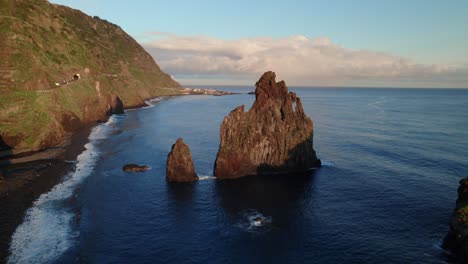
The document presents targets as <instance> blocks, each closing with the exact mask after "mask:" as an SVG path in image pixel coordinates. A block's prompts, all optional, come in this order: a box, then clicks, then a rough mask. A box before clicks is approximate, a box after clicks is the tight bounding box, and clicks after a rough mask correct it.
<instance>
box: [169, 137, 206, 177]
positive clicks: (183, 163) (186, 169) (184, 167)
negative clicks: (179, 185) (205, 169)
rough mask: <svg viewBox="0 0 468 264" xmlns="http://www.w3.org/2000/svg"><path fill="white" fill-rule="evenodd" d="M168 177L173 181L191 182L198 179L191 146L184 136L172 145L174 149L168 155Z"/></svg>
mask: <svg viewBox="0 0 468 264" xmlns="http://www.w3.org/2000/svg"><path fill="white" fill-rule="evenodd" d="M166 179H167V180H168V181H171V182H190V181H195V180H198V176H197V174H196V173H195V167H194V165H193V160H192V154H191V153H190V148H189V147H188V146H187V144H185V143H184V140H183V139H182V138H179V139H177V141H176V143H175V144H174V145H172V150H171V152H170V153H169V155H168V156H167V163H166Z"/></svg>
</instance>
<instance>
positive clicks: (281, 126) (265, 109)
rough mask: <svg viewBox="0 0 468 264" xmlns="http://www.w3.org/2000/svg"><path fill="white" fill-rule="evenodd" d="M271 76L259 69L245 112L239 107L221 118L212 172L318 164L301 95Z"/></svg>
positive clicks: (225, 174) (230, 174) (223, 174)
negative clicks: (249, 103)
mask: <svg viewBox="0 0 468 264" xmlns="http://www.w3.org/2000/svg"><path fill="white" fill-rule="evenodd" d="M275 78H276V75H275V73H274V72H266V73H264V74H263V76H262V77H261V78H260V80H259V81H258V82H257V83H256V90H255V102H254V104H253V106H252V108H251V109H250V110H249V111H248V112H244V106H239V107H237V108H236V109H234V110H233V111H232V112H231V113H230V114H229V115H228V116H226V117H225V118H224V121H223V123H222V124H221V131H220V145H219V150H218V154H217V157H216V162H215V169H214V174H215V176H216V177H218V178H239V177H243V176H248V175H257V174H276V173H292V172H304V171H307V170H310V169H311V168H313V167H316V166H320V160H319V159H317V156H316V154H315V151H314V149H313V123H312V120H311V119H310V118H309V117H307V115H306V114H305V113H304V110H303V109H302V103H301V100H300V98H299V97H297V96H296V94H295V93H293V92H288V88H287V87H286V84H285V82H284V81H281V82H278V83H277V82H276V80H275Z"/></svg>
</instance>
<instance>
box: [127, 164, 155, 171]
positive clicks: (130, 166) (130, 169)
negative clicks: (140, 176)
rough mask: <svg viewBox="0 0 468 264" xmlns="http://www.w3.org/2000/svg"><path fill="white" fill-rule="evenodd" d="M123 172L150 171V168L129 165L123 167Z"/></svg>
mask: <svg viewBox="0 0 468 264" xmlns="http://www.w3.org/2000/svg"><path fill="white" fill-rule="evenodd" d="M122 170H123V171H125V172H143V171H147V170H149V167H148V166H146V165H143V166H141V165H137V164H127V165H125V166H123V167H122Z"/></svg>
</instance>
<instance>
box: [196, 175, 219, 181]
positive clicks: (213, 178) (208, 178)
mask: <svg viewBox="0 0 468 264" xmlns="http://www.w3.org/2000/svg"><path fill="white" fill-rule="evenodd" d="M198 180H199V181H206V180H216V177H214V176H198Z"/></svg>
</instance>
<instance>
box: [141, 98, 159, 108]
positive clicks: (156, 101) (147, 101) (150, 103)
mask: <svg viewBox="0 0 468 264" xmlns="http://www.w3.org/2000/svg"><path fill="white" fill-rule="evenodd" d="M161 100H162V97H156V98H153V99H150V100H146V101H145V103H146V104H147V105H148V106H144V107H142V108H152V107H154V106H155V105H156V104H157V103H158V102H159V101H161Z"/></svg>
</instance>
